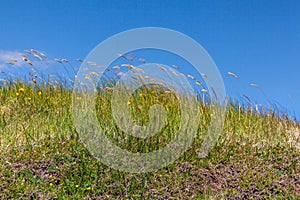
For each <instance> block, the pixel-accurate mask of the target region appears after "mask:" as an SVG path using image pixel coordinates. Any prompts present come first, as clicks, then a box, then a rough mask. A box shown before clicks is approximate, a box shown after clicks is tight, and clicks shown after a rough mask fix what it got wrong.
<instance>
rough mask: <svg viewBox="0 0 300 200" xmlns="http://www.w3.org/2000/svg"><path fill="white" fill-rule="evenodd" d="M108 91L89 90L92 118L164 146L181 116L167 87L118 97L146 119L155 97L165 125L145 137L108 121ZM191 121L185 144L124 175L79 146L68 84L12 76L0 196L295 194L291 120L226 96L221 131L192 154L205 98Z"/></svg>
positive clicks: (149, 146) (120, 140)
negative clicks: (162, 162)
mask: <svg viewBox="0 0 300 200" xmlns="http://www.w3.org/2000/svg"><path fill="white" fill-rule="evenodd" d="M111 94H112V92H111V90H110V89H108V88H107V89H106V90H105V91H101V92H99V93H98V95H97V98H96V99H95V101H96V105H97V106H96V110H97V118H98V121H99V123H100V126H101V127H102V128H103V129H104V130H106V134H107V136H108V137H109V138H110V139H111V140H112V141H113V142H114V143H115V144H118V145H119V146H120V147H122V148H123V149H127V150H129V151H132V152H143V153H146V152H150V151H153V150H156V149H158V148H159V147H161V146H164V145H166V144H167V143H168V142H169V141H170V140H171V139H172V137H174V135H173V133H174V132H176V130H178V124H179V123H180V118H179V116H180V115H181V112H180V109H179V106H178V100H177V98H176V97H175V95H174V94H172V91H167V92H166V91H165V90H164V89H163V88H155V86H148V87H145V88H140V89H139V90H138V91H136V93H133V94H132V97H131V99H130V101H129V102H128V103H127V104H128V109H129V110H130V112H129V113H130V115H131V118H132V119H133V120H134V121H135V123H137V124H139V125H144V124H147V123H149V120H150V119H149V112H148V111H149V108H150V106H151V105H154V104H156V103H159V104H160V105H161V106H162V107H163V108H165V110H166V111H167V122H168V123H167V125H166V126H164V127H163V129H162V131H161V133H160V134H159V136H153V137H151V138H149V139H147V140H141V139H137V138H135V137H133V136H128V135H126V133H124V132H123V131H122V130H120V128H119V127H118V126H116V124H115V122H114V120H113V117H112V112H111V109H110V108H111V107H110V106H111V100H110V99H111ZM198 103H199V109H200V110H199V113H200V115H199V128H198V133H197V138H196V139H195V141H194V143H193V145H192V147H191V148H190V149H189V150H188V151H187V152H185V153H184V155H182V156H181V157H180V158H179V159H178V160H176V162H174V163H173V164H171V165H169V166H168V167H165V168H163V169H160V170H158V171H154V172H149V173H145V174H130V173H125V172H121V171H116V170H113V169H111V168H109V167H107V166H105V165H104V164H102V163H101V162H99V161H98V160H97V159H96V158H94V157H93V156H92V155H91V154H90V152H88V151H87V150H86V148H85V146H84V145H83V144H82V142H81V141H80V138H79V134H78V132H77V130H76V129H75V126H74V124H73V119H72V113H71V104H72V91H70V90H68V89H66V88H65V87H64V86H61V85H50V84H44V85H30V84H24V83H22V82H18V83H14V84H8V85H7V86H6V87H0V157H1V159H0V198H1V199H8V198H13V199H18V198H26V199H28V198H39V199H41V198H43V199H53V198H70V199H73V198H78V199H82V198H84V199H91V198H92V199H94V198H99V199H115V198H116V199H128V198H133V199H137V198H138V199H139V198H140V199H166V198H172V197H173V198H176V199H191V198H198V199H202V198H208V197H214V198H278V199H283V198H296V197H297V196H299V195H300V189H299V188H300V181H299V178H300V177H299V172H300V161H299V140H298V136H299V126H298V124H297V122H296V121H293V120H290V119H288V118H284V117H282V116H278V115H276V114H275V113H274V112H272V111H261V110H260V112H259V111H257V110H255V109H253V108H246V107H243V106H242V105H238V104H233V103H231V104H229V105H228V108H227V111H226V118H225V123H224V128H223V132H222V135H221V137H220V138H219V140H218V142H217V144H216V145H215V146H214V148H213V149H212V151H210V153H209V154H208V155H207V156H206V157H204V158H200V157H199V153H201V152H199V149H200V147H201V144H202V140H203V136H204V135H205V133H206V131H207V129H208V127H209V123H210V120H211V117H212V116H211V109H212V108H211V105H209V104H207V103H206V102H202V101H199V102H198Z"/></svg>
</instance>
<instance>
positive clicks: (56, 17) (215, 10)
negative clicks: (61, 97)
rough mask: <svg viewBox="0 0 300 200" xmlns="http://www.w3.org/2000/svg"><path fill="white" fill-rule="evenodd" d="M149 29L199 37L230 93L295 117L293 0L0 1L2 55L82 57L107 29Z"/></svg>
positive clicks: (297, 27)
mask: <svg viewBox="0 0 300 200" xmlns="http://www.w3.org/2000/svg"><path fill="white" fill-rule="evenodd" d="M147 26H154V27H164V28H169V29H174V30H177V31H180V32H182V33H184V34H186V35H188V36H190V37H192V38H193V39H195V40H196V41H197V42H199V43H200V44H201V45H202V46H203V47H204V48H205V49H206V50H207V51H208V53H209V54H210V56H211V57H212V58H213V60H214V61H215V63H216V64H217V66H218V68H219V70H220V72H221V74H222V76H223V79H224V83H225V87H226V91H227V93H228V95H229V96H231V97H234V98H237V99H242V97H241V96H242V95H243V94H245V95H247V96H249V97H250V98H251V99H252V100H254V101H256V102H257V103H263V104H265V105H268V104H267V102H268V101H269V102H272V103H278V104H280V105H281V107H280V111H283V112H285V111H286V112H289V113H290V114H293V113H294V112H295V114H296V115H297V116H298V117H300V90H299V88H300V87H299V84H298V80H299V78H298V77H299V75H300V1H296V0H295V1H276V0H275V1H261V0H258V1H238V0H236V1H230V0H227V1H176V0H173V1H47V0H44V1H1V3H0V60H1V59H2V61H3V62H5V59H7V58H8V57H5V55H6V54H13V53H17V52H22V51H23V50H24V49H31V48H33V49H37V50H39V51H42V52H45V53H46V54H47V55H48V56H49V57H52V58H56V57H59V58H67V59H70V60H72V59H76V58H84V57H86V56H87V54H88V53H89V52H90V51H91V50H92V49H93V48H94V47H95V46H96V45H98V44H99V43H100V42H101V41H103V40H105V39H106V38H108V37H110V36H112V35H113V34H117V33H119V32H121V31H125V30H128V29H133V28H138V27H147ZM1 55H2V56H1ZM48 64H49V65H51V66H52V64H53V63H51V62H49V63H48ZM53 65H54V64H53ZM55 67H57V66H54V68H51V69H47V70H49V71H51V70H52V71H56V70H57V69H56V68H55ZM12 69H13V70H14V73H16V74H22V73H23V72H22V69H20V67H19V68H18V67H11V69H10V68H7V67H4V66H3V64H2V65H0V71H5V72H7V71H9V70H12ZM16 70H17V71H16ZM18 70H19V72H18ZM228 71H231V72H234V73H236V74H237V75H238V76H239V79H238V80H236V79H234V78H232V77H230V76H229V75H228V74H227V72H228ZM0 76H1V75H0ZM250 83H256V84H258V85H260V87H261V89H260V90H258V89H256V88H254V87H251V86H249V84H250ZM263 93H264V94H263Z"/></svg>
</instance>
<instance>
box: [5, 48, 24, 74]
mask: <svg viewBox="0 0 300 200" xmlns="http://www.w3.org/2000/svg"><path fill="white" fill-rule="evenodd" d="M20 54H21V52H18V51H5V50H0V70H4V69H7V68H9V67H11V66H16V67H21V66H23V65H25V64H26V63H25V62H24V61H23V60H22V56H21V55H20ZM15 61H17V62H15ZM9 62H11V63H13V65H12V64H7V63H9Z"/></svg>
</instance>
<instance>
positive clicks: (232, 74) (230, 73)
mask: <svg viewBox="0 0 300 200" xmlns="http://www.w3.org/2000/svg"><path fill="white" fill-rule="evenodd" d="M228 74H229V75H230V76H232V77H233V78H238V76H237V75H236V74H234V73H232V72H228Z"/></svg>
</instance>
